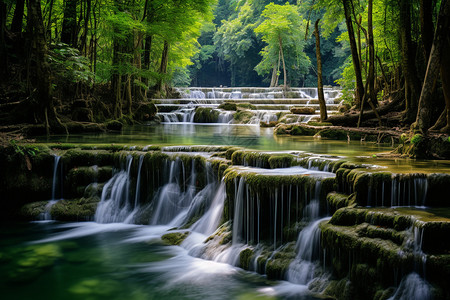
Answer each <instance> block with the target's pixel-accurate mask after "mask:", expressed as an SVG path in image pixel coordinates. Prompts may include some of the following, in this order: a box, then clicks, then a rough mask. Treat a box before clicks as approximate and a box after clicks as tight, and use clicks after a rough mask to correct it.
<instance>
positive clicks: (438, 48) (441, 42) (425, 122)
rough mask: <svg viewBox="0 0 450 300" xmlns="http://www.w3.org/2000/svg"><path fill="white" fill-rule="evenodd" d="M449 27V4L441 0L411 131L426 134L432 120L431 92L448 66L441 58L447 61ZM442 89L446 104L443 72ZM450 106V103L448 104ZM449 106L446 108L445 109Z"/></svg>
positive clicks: (446, 87) (445, 85)
mask: <svg viewBox="0 0 450 300" xmlns="http://www.w3.org/2000/svg"><path fill="white" fill-rule="evenodd" d="M449 26H450V4H449V1H448V0H442V2H441V8H440V12H439V18H438V21H437V25H436V31H435V33H434V39H433V46H432V47H431V53H430V58H429V59H428V66H427V72H426V74H425V81H424V83H423V87H422V92H421V94H420V99H419V109H418V111H417V118H416V122H415V123H414V126H413V129H415V130H419V131H421V132H422V133H424V134H425V133H426V132H427V130H428V129H429V128H430V126H431V122H432V119H433V116H432V111H433V104H434V103H433V100H434V99H433V91H434V87H435V84H436V80H437V78H438V76H439V72H440V71H441V69H444V68H448V65H443V63H444V61H443V59H442V58H443V57H444V58H445V59H446V60H447V59H448V58H447V56H446V55H443V51H444V46H445V45H446V43H447V42H448V34H449V33H448V32H449V28H450V27H449ZM443 75H444V76H443V78H442V79H443V88H444V92H445V93H446V94H445V95H446V103H447V99H448V94H447V92H448V91H449V87H448V83H449V81H448V79H449V78H448V73H447V71H445V70H444V74H443ZM449 104H450V103H449ZM448 108H449V106H447V109H448Z"/></svg>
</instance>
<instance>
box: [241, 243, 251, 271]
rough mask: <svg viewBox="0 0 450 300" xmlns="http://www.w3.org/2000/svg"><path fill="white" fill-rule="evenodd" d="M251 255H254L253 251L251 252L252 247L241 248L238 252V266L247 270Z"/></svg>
mask: <svg viewBox="0 0 450 300" xmlns="http://www.w3.org/2000/svg"><path fill="white" fill-rule="evenodd" d="M253 255H254V252H253V249H251V248H246V249H244V250H242V251H241V252H240V253H239V266H240V267H241V268H242V269H244V270H248V269H249V265H250V260H251V258H252V256H253Z"/></svg>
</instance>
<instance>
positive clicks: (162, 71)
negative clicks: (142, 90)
mask: <svg viewBox="0 0 450 300" xmlns="http://www.w3.org/2000/svg"><path fill="white" fill-rule="evenodd" d="M168 63H169V42H167V41H164V49H163V52H162V56H161V64H160V66H159V74H160V76H161V78H160V79H159V80H158V84H157V85H156V90H157V91H158V92H161V91H162V90H163V89H164V86H165V83H164V80H165V78H164V77H165V75H166V73H167V65H168Z"/></svg>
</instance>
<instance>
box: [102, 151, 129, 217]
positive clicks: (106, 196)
mask: <svg viewBox="0 0 450 300" xmlns="http://www.w3.org/2000/svg"><path fill="white" fill-rule="evenodd" d="M132 162H133V157H132V156H131V155H128V156H127V158H126V167H125V169H124V170H120V171H119V172H118V173H116V174H115V175H114V176H113V177H112V178H111V179H110V180H109V181H108V182H107V183H106V184H105V186H104V187H103V191H102V196H101V200H100V203H99V204H98V206H97V211H96V212H95V217H94V219H95V221H96V222H98V223H115V222H124V221H125V219H127V217H128V216H129V215H130V213H131V212H132V211H131V208H132V207H131V205H130V203H129V192H130V189H129V187H130V171H131V163H132Z"/></svg>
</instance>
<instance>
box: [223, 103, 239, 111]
mask: <svg viewBox="0 0 450 300" xmlns="http://www.w3.org/2000/svg"><path fill="white" fill-rule="evenodd" d="M219 108H220V109H223V110H230V111H236V110H237V105H236V103H235V102H231V101H225V102H222V103H221V104H220V105H219Z"/></svg>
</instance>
